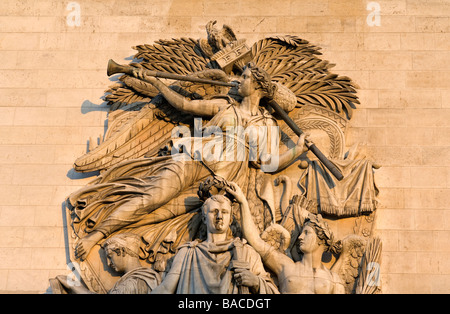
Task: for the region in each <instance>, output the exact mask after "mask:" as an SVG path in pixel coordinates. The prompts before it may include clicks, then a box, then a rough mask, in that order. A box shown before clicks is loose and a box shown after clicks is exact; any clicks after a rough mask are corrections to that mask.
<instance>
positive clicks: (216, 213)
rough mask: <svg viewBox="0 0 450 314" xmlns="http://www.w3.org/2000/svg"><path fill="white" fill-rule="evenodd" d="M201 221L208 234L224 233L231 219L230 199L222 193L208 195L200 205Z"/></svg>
mask: <svg viewBox="0 0 450 314" xmlns="http://www.w3.org/2000/svg"><path fill="white" fill-rule="evenodd" d="M202 221H203V222H204V223H205V225H206V229H207V233H208V234H225V233H226V232H227V231H228V230H229V227H230V225H231V223H232V221H233V219H232V208H231V201H230V199H229V198H227V197H226V196H224V195H213V196H211V197H209V198H208V199H207V200H206V201H205V202H204V203H203V206H202Z"/></svg>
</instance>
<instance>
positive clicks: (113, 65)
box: [106, 59, 238, 87]
mask: <svg viewBox="0 0 450 314" xmlns="http://www.w3.org/2000/svg"><path fill="white" fill-rule="evenodd" d="M137 69H138V68H135V67H133V66H130V65H122V64H118V63H117V62H115V61H114V60H112V59H110V60H109V62H108V68H107V71H106V74H107V75H108V76H111V75H114V74H117V73H124V74H127V75H130V76H133V77H135V76H136V70H137ZM142 71H143V72H144V74H145V75H148V76H154V77H159V78H165V79H171V80H178V81H188V82H194V83H202V84H210V85H220V86H226V87H235V86H237V85H238V83H228V82H222V81H215V80H208V79H202V78H199V77H194V76H187V75H178V74H173V73H165V72H158V71H152V70H148V69H142Z"/></svg>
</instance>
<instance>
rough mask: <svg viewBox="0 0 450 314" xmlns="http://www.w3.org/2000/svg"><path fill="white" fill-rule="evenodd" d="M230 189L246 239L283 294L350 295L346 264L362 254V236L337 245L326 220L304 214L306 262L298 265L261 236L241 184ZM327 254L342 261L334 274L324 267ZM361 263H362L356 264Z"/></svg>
mask: <svg viewBox="0 0 450 314" xmlns="http://www.w3.org/2000/svg"><path fill="white" fill-rule="evenodd" d="M229 186H231V187H227V188H226V191H227V192H228V193H230V194H231V195H233V196H234V197H235V199H236V201H237V202H239V203H240V208H241V228H242V232H243V235H244V237H245V238H246V239H247V241H248V243H249V244H250V245H251V246H252V247H253V248H254V249H255V250H256V251H257V252H258V253H259V254H260V255H261V258H262V260H263V263H264V265H265V266H266V267H268V269H270V271H272V272H273V273H274V274H275V275H276V276H277V278H278V284H279V290H280V292H281V293H308V294H310V293H314V294H316V293H317V294H343V293H346V292H347V287H346V283H347V282H346V281H344V280H343V278H345V276H346V275H347V274H346V272H348V271H349V270H346V269H345V267H346V262H345V260H347V261H348V259H349V258H351V256H350V255H351V254H349V252H348V250H349V249H354V248H358V249H359V250H360V251H362V249H361V248H363V247H364V246H363V242H362V240H361V239H360V238H359V237H358V236H356V235H351V236H348V237H346V238H345V239H344V241H334V236H333V234H332V232H331V230H330V229H329V227H328V225H327V223H326V222H325V221H324V219H323V218H322V216H321V215H320V214H317V215H316V214H312V213H309V212H307V211H306V210H304V213H302V216H303V225H302V228H301V233H300V236H299V237H298V245H299V250H300V251H301V252H302V259H301V260H300V261H297V262H296V261H294V260H292V259H291V258H290V257H289V256H288V255H286V254H285V253H284V252H281V251H279V250H277V249H276V248H275V247H273V246H272V245H270V244H269V243H267V242H265V241H264V240H263V239H262V238H261V237H260V236H259V230H258V229H257V227H256V225H255V224H254V222H253V218H252V216H251V213H250V209H249V205H248V203H247V200H246V198H245V196H244V194H243V193H242V191H241V189H240V188H239V186H238V185H237V184H235V183H233V182H229ZM277 226H279V225H277ZM279 227H281V226H279ZM350 247H351V248H350ZM325 251H331V252H333V253H339V254H340V257H339V260H338V261H337V262H336V263H335V264H334V265H333V267H332V268H331V270H330V269H328V268H327V267H325V265H324V264H323V263H322V255H323V253H324V252H325ZM360 256H361V255H360ZM360 256H359V257H360ZM358 263H359V261H358V262H357V263H356V264H358ZM353 280H354V278H353Z"/></svg>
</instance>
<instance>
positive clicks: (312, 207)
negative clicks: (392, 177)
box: [299, 159, 378, 217]
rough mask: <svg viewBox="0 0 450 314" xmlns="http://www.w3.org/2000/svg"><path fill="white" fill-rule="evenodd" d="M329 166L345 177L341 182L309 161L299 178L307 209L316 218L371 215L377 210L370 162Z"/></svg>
mask: <svg viewBox="0 0 450 314" xmlns="http://www.w3.org/2000/svg"><path fill="white" fill-rule="evenodd" d="M332 162H333V163H334V164H335V165H336V166H337V167H338V168H339V169H340V170H341V172H342V174H343V175H344V178H343V179H342V180H341V181H338V180H336V179H335V178H334V177H333V175H332V174H331V173H330V172H329V171H328V169H326V168H325V167H323V166H322V164H321V163H320V162H318V161H312V162H311V163H310V165H309V168H308V169H307V171H306V172H305V173H304V174H303V176H302V177H301V178H300V182H299V184H300V186H301V187H302V188H303V190H304V191H305V194H306V195H304V196H305V197H306V199H307V202H308V206H307V209H308V210H309V211H311V212H312V213H315V214H317V213H320V214H328V215H333V216H338V217H345V216H358V215H362V214H370V213H372V212H373V211H374V210H375V209H376V208H377V206H378V200H377V195H378V189H377V187H376V185H375V181H374V174H373V167H372V162H371V161H369V160H367V159H361V160H346V159H345V160H332Z"/></svg>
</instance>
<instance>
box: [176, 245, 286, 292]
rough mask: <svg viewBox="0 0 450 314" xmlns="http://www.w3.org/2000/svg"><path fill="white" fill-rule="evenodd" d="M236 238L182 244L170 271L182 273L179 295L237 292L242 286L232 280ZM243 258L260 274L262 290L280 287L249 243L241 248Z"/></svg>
mask: <svg viewBox="0 0 450 314" xmlns="http://www.w3.org/2000/svg"><path fill="white" fill-rule="evenodd" d="M234 241H240V240H239V239H238V238H236V239H234V240H229V241H224V242H222V243H208V242H199V241H193V242H190V243H187V244H185V245H182V246H180V248H179V251H178V252H177V255H176V256H175V260H174V262H173V265H172V268H171V269H170V271H169V273H177V274H179V275H180V279H179V281H178V286H177V290H176V293H177V294H237V293H238V291H239V288H238V286H237V284H236V282H235V281H234V279H233V271H232V269H231V265H232V264H231V261H232V259H233V257H234V256H233V248H234V245H235V242H234ZM241 258H242V260H243V261H245V262H248V265H249V266H250V271H251V272H252V273H253V274H255V275H256V276H258V279H259V286H260V289H259V293H260V294H274V293H278V289H277V287H276V286H275V284H274V283H273V281H272V280H271V278H270V276H269V274H268V273H267V272H266V271H265V270H264V266H263V264H262V261H261V257H260V256H259V254H258V253H257V252H256V251H255V250H254V249H253V248H252V247H251V246H249V245H247V244H245V245H243V247H242V256H241Z"/></svg>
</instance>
